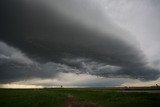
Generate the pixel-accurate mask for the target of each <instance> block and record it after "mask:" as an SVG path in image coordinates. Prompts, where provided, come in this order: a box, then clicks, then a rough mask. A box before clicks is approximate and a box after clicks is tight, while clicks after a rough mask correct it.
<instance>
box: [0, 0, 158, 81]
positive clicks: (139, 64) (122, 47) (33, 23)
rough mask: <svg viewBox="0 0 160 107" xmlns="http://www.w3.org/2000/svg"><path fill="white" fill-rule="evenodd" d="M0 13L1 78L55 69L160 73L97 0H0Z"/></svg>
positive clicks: (138, 75)
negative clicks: (150, 64)
mask: <svg viewBox="0 0 160 107" xmlns="http://www.w3.org/2000/svg"><path fill="white" fill-rule="evenodd" d="M0 15H1V18H0V23H1V24H0V40H1V41H2V42H0V82H9V81H16V80H23V79H30V78H36V77H38V78H53V77H54V76H55V75H56V74H57V72H66V73H67V72H72V73H79V74H81V73H83V74H85V73H88V74H91V75H97V76H102V77H127V78H133V79H140V80H155V79H158V77H159V70H157V69H155V68H153V67H151V66H149V65H148V62H147V57H146V56H145V54H144V53H143V51H142V50H141V48H140V46H139V45H138V41H136V39H134V37H133V36H132V35H131V34H130V33H129V32H127V31H125V30H123V29H122V28H120V27H118V26H117V25H116V24H114V23H112V22H111V20H110V19H109V18H108V17H107V16H106V14H105V13H104V11H103V9H102V7H101V4H98V2H97V1H90V0H14V1H13V0H1V1H0ZM15 53H17V54H18V55H17V54H16V55H17V56H18V58H17V57H16V55H15ZM23 53H24V54H23ZM19 56H22V57H20V58H19Z"/></svg>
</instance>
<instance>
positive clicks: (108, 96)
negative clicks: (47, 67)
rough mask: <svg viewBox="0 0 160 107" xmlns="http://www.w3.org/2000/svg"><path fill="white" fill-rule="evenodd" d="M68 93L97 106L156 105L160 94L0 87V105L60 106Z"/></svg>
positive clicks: (12, 106) (7, 106)
mask: <svg viewBox="0 0 160 107" xmlns="http://www.w3.org/2000/svg"><path fill="white" fill-rule="evenodd" d="M118 90H119V89H118ZM68 95H72V96H74V97H75V98H76V99H77V100H78V101H79V102H92V103H95V104H96V105H97V107H158V106H159V105H160V94H151V93H122V92H117V90H116V89H105V88H103V89H95V88H93V89H89V88H88V89H65V88H64V89H0V107H61V106H62V105H63V104H64V102H65V99H66V98H67V96H68Z"/></svg>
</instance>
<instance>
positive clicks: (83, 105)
mask: <svg viewBox="0 0 160 107" xmlns="http://www.w3.org/2000/svg"><path fill="white" fill-rule="evenodd" d="M62 107H97V106H96V104H94V103H90V102H80V101H78V100H76V98H74V96H72V95H68V96H67V99H66V101H65V103H64V105H63V106H62Z"/></svg>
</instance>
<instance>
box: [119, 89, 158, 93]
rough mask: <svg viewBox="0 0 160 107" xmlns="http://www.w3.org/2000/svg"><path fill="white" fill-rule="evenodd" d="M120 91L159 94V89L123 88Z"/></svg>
mask: <svg viewBox="0 0 160 107" xmlns="http://www.w3.org/2000/svg"><path fill="white" fill-rule="evenodd" d="M121 92H127V93H131V92H137V93H158V94H160V90H123V91H121Z"/></svg>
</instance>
